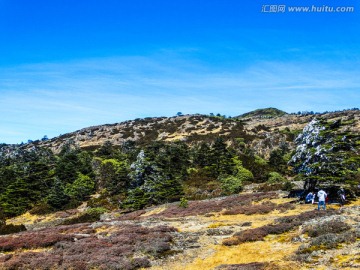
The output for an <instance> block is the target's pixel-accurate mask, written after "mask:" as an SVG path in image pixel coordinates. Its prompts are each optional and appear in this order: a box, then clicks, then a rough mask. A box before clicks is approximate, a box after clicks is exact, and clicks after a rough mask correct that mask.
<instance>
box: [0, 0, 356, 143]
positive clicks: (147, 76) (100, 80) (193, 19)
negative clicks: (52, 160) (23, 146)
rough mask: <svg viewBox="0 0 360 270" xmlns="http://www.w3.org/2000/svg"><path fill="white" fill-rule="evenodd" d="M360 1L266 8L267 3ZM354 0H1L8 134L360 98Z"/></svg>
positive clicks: (0, 64) (14, 139)
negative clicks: (326, 9) (344, 9)
mask: <svg viewBox="0 0 360 270" xmlns="http://www.w3.org/2000/svg"><path fill="white" fill-rule="evenodd" d="M278 4H283V5H286V7H289V6H310V7H311V6H313V5H314V6H318V7H322V6H324V5H327V6H334V7H337V6H350V7H354V12H350V13H311V12H310V13H305V12H302V13H301V12H299V13H291V12H288V11H286V12H284V13H269V12H268V13H264V12H261V9H262V7H263V6H264V5H278ZM359 64H360V4H359V2H358V1H355V0H328V1H323V0H312V1H309V0H283V1H278V0H255V1H243V0H242V1H240V0H207V1H205V0H192V1H190V0H182V1H180V0H171V1H170V0H152V1H151V0H116V1H115V0H102V1H100V0H77V1H73V0H52V1H45V0H33V1H26V0H22V1H20V0H0V114H1V118H0V143H1V142H5V143H20V142H21V141H24V142H26V141H27V140H28V139H32V140H35V139H39V138H42V137H43V136H44V135H47V136H48V137H54V136H58V135H60V134H64V133H66V132H71V131H75V130H77V129H81V128H83V127H87V126H91V125H98V124H105V123H115V122H121V121H124V120H128V119H134V118H138V117H147V116H172V115H175V114H176V113H177V112H179V111H181V112H183V113H211V112H213V113H221V114H225V115H232V116H236V115H239V114H241V113H244V112H247V111H250V110H253V109H257V108H264V107H277V108H279V109H282V110H285V111H287V112H297V111H303V110H313V111H325V110H338V109H346V108H352V107H359V104H360V95H359V89H360V88H359V86H360V65H359Z"/></svg>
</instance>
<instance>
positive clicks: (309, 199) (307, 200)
mask: <svg viewBox="0 0 360 270" xmlns="http://www.w3.org/2000/svg"><path fill="white" fill-rule="evenodd" d="M314 199H315V194H314V193H312V192H311V191H310V192H309V194H308V195H306V198H305V203H311V204H313V203H314Z"/></svg>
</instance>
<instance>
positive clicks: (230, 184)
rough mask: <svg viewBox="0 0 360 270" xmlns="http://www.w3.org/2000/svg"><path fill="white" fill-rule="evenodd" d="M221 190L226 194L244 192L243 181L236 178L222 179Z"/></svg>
mask: <svg viewBox="0 0 360 270" xmlns="http://www.w3.org/2000/svg"><path fill="white" fill-rule="evenodd" d="M220 182H221V189H222V191H223V193H224V194H226V195H230V194H234V193H239V192H240V191H241V190H242V181H241V179H240V178H238V177H236V176H232V175H231V176H226V177H222V178H221V179H220Z"/></svg>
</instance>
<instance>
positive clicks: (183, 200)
mask: <svg viewBox="0 0 360 270" xmlns="http://www.w3.org/2000/svg"><path fill="white" fill-rule="evenodd" d="M188 206H189V201H188V200H187V199H186V198H184V197H182V198H181V199H180V204H179V207H182V208H187V207H188Z"/></svg>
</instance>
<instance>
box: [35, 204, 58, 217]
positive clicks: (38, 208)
mask: <svg viewBox="0 0 360 270" xmlns="http://www.w3.org/2000/svg"><path fill="white" fill-rule="evenodd" d="M53 211H54V208H52V207H51V206H50V205H49V204H48V203H46V202H42V203H39V204H37V205H35V206H34V207H33V208H32V209H31V210H30V211H29V213H30V214H32V215H46V214H49V213H51V212H53Z"/></svg>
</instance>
